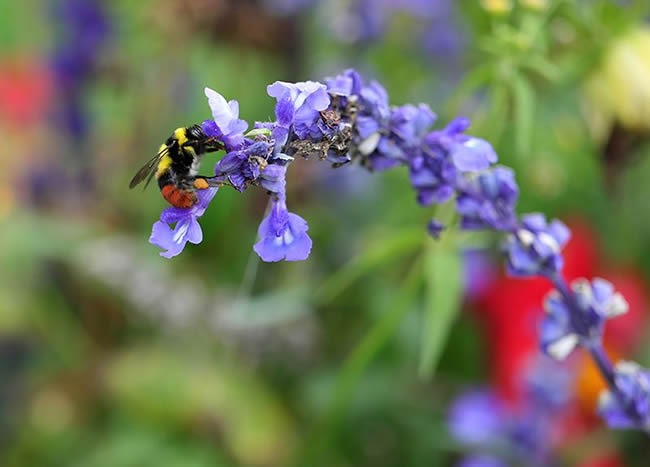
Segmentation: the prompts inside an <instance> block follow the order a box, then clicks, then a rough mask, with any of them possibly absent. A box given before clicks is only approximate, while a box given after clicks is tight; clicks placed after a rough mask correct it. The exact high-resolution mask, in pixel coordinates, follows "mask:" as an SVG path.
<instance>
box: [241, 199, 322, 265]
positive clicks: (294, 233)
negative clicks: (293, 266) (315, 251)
mask: <svg viewBox="0 0 650 467" xmlns="http://www.w3.org/2000/svg"><path fill="white" fill-rule="evenodd" d="M307 230H309V226H308V225H307V222H306V221H305V220H304V219H303V218H302V217H300V216H298V215H297V214H293V213H291V212H289V211H288V210H287V204H286V202H285V197H284V193H282V194H281V195H280V196H278V198H277V199H275V200H274V201H273V206H272V207H271V213H270V214H269V215H268V216H267V217H266V218H265V219H264V220H263V221H262V223H261V224H260V227H259V229H258V231H257V233H258V235H259V237H260V240H259V242H257V243H256V244H255V246H254V247H253V248H254V250H255V252H256V253H257V254H258V255H259V256H260V258H262V260H263V261H267V262H273V261H281V260H283V259H284V260H286V261H302V260H304V259H307V258H308V257H309V253H310V251H311V244H312V242H311V238H309V235H307Z"/></svg>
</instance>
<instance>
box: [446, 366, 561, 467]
mask: <svg viewBox="0 0 650 467" xmlns="http://www.w3.org/2000/svg"><path fill="white" fill-rule="evenodd" d="M529 366H530V368H529V371H528V374H527V375H526V377H525V378H524V381H523V382H522V383H523V386H524V399H523V400H522V401H521V403H520V404H519V406H518V407H513V406H511V405H509V404H508V403H506V402H505V401H503V400H502V399H501V398H499V397H498V396H497V395H496V394H494V393H493V392H491V391H490V390H487V389H485V390H474V391H470V392H467V393H465V394H462V395H461V396H460V397H458V398H457V399H456V400H455V401H454V403H453V404H452V406H451V409H450V411H449V418H448V426H449V432H450V434H451V435H452V437H453V438H454V439H455V440H456V441H457V442H458V443H460V444H462V445H463V446H465V447H466V448H468V449H469V450H470V452H471V454H469V455H468V456H467V457H465V458H464V459H462V460H461V462H460V463H459V465H460V466H463V467H464V466H481V467H484V466H485V467H489V466H499V467H505V466H507V465H510V462H509V461H514V463H517V464H519V463H521V464H522V465H524V464H525V465H531V466H546V465H553V464H554V461H553V452H552V448H553V432H554V430H555V429H556V428H557V422H558V421H559V420H560V418H559V416H560V415H561V414H562V412H563V410H562V409H563V408H565V407H566V405H567V403H568V401H569V393H570V385H571V378H570V376H569V373H568V372H567V369H566V368H564V367H561V366H559V365H557V364H553V362H552V361H551V362H549V361H548V360H544V359H541V358H540V359H536V360H535V361H533V362H531V365H529Z"/></svg>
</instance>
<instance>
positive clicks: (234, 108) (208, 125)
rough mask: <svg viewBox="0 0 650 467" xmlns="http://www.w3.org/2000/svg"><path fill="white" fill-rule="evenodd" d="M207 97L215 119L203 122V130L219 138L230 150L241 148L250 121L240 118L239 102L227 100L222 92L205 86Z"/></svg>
mask: <svg viewBox="0 0 650 467" xmlns="http://www.w3.org/2000/svg"><path fill="white" fill-rule="evenodd" d="M205 97H207V98H208V105H209V106H210V110H212V118H213V119H214V120H206V121H204V122H203V125H202V126H203V132H204V133H205V134H206V136H210V137H215V138H218V139H219V140H220V141H222V142H223V143H224V144H225V146H226V149H228V150H234V149H239V148H240V147H241V145H242V144H243V143H244V131H246V128H248V123H247V122H246V121H245V120H240V119H239V102H237V101H236V100H231V101H230V102H226V99H225V98H224V97H223V96H222V95H221V94H219V93H218V92H216V91H214V90H212V89H210V88H205Z"/></svg>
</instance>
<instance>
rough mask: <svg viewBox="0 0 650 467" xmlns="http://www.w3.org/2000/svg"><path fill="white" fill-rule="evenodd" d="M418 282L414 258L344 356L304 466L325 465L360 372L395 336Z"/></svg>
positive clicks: (418, 261) (419, 269) (419, 270)
mask: <svg viewBox="0 0 650 467" xmlns="http://www.w3.org/2000/svg"><path fill="white" fill-rule="evenodd" d="M421 280H422V260H421V259H420V258H418V259H416V260H415V263H414V264H413V266H412V267H411V270H410V272H409V273H408V275H407V276H406V277H405V278H404V282H403V283H402V284H401V286H400V289H399V291H398V293H397V294H396V295H395V297H394V298H393V300H392V301H391V302H390V303H389V304H388V305H387V307H386V310H385V311H384V313H383V314H382V315H381V317H380V318H379V320H378V321H377V322H375V323H374V324H373V326H372V328H370V330H369V331H368V332H367V333H366V335H365V336H363V338H362V339H361V341H360V342H359V344H357V346H356V347H355V348H354V349H353V350H352V352H350V354H349V355H348V356H347V357H346V359H345V362H344V363H343V366H342V368H341V370H340V372H339V376H338V377H337V381H336V383H335V385H334V388H333V390H332V398H331V399H330V403H329V404H328V408H327V411H326V413H325V415H324V417H323V419H322V420H321V421H320V423H319V425H318V426H317V428H316V430H315V432H314V435H313V438H312V439H311V440H310V441H309V442H307V443H306V446H307V447H306V452H305V456H306V458H307V459H308V461H309V462H308V463H307V464H305V465H310V466H313V465H329V464H328V463H327V459H326V457H324V456H325V453H326V452H327V448H328V447H329V446H328V445H329V442H330V441H331V439H332V436H333V435H334V433H335V431H336V428H337V427H338V425H339V423H340V422H341V418H342V417H343V415H344V414H345V411H346V408H347V407H348V406H349V404H350V402H351V399H352V398H353V397H354V395H355V389H356V388H357V386H358V384H359V381H360V379H361V377H362V376H363V373H364V371H365V370H366V369H367V368H368V366H369V365H370V363H371V362H372V361H373V359H374V358H375V357H376V356H377V354H378V353H379V352H380V350H381V349H383V348H384V345H386V343H387V342H388V341H389V340H390V338H391V337H392V336H394V335H395V333H396V332H397V328H398V326H399V324H400V323H401V321H402V318H403V317H404V316H405V315H406V313H407V312H408V311H409V310H411V309H412V307H413V302H414V301H415V299H416V297H417V292H418V290H419V286H420V284H421ZM317 460H318V461H317Z"/></svg>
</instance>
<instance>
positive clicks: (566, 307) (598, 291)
mask: <svg viewBox="0 0 650 467" xmlns="http://www.w3.org/2000/svg"><path fill="white" fill-rule="evenodd" d="M571 289H572V294H571V302H570V303H568V302H567V301H566V295H563V294H561V293H560V292H559V291H557V290H553V291H552V292H550V293H549V294H548V295H547V297H546V300H545V302H544V310H545V311H546V316H545V318H544V320H543V321H542V323H541V326H540V331H539V332H540V341H541V342H540V343H541V346H542V350H543V351H544V352H545V353H546V354H548V355H549V356H551V357H553V358H555V359H557V360H563V359H564V358H566V357H567V356H568V355H569V354H570V353H571V351H572V350H573V349H574V348H575V347H576V346H577V345H578V344H579V343H583V344H584V345H587V346H591V345H596V344H598V345H599V344H600V342H601V339H602V335H603V330H604V325H605V320H607V319H610V318H614V317H616V316H619V315H621V314H623V313H625V312H626V311H627V308H628V306H627V303H626V301H625V299H624V298H623V296H622V295H621V294H620V293H617V292H615V291H614V286H613V285H612V284H611V283H610V282H608V281H606V280H604V279H599V278H596V279H593V280H592V281H591V282H589V281H588V280H586V279H577V280H575V281H573V283H572V284H571Z"/></svg>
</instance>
